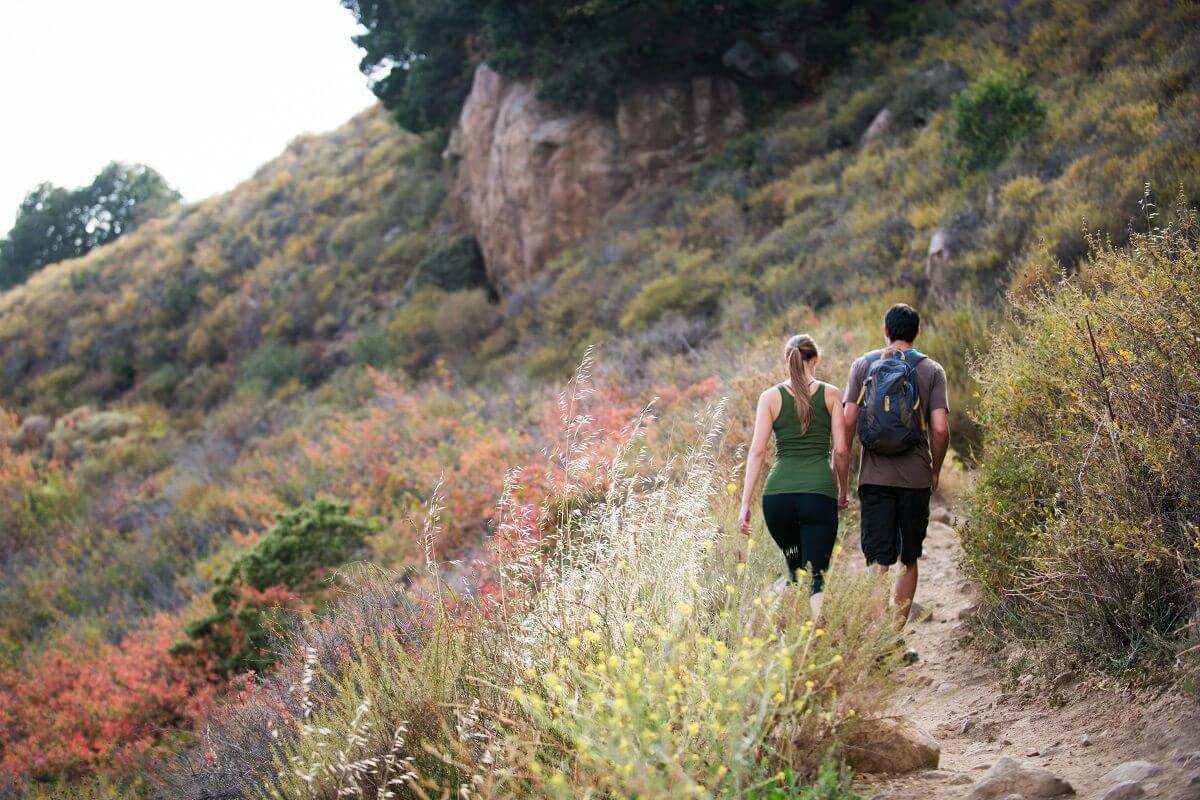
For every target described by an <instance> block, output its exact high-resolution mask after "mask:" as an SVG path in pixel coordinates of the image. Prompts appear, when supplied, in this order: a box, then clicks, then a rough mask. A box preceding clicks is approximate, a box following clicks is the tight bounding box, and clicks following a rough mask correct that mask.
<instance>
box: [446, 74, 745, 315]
mask: <svg viewBox="0 0 1200 800" xmlns="http://www.w3.org/2000/svg"><path fill="white" fill-rule="evenodd" d="M745 128H746V118H745V114H744V113H743V110H742V103H741V97H740V95H739V93H738V89H737V86H736V85H735V84H734V83H732V82H730V81H728V80H722V79H719V78H711V77H699V78H693V79H691V80H687V81H670V82H660V83H654V84H647V85H645V86H642V87H639V88H636V89H633V90H630V91H629V92H627V93H626V94H625V95H624V96H623V97H622V98H621V100H620V102H619V104H618V108H617V110H616V114H615V115H614V116H613V117H612V118H606V117H602V116H599V115H597V114H593V113H587V112H570V111H564V110H562V109H560V108H556V107H554V106H552V105H550V104H548V103H546V102H543V101H542V100H540V99H539V98H538V97H537V91H536V89H535V88H534V87H533V86H532V85H530V84H527V83H523V82H520V81H514V80H509V79H507V78H504V77H502V76H501V75H499V74H497V73H496V72H495V71H493V70H491V69H490V68H488V66H487V65H486V64H483V65H480V66H479V67H478V68H477V69H476V72H475V81H474V84H473V86H472V88H471V93H470V95H469V96H468V97H467V100H466V102H465V103H464V105H463V109H462V113H461V115H460V117H459V122H458V125H457V126H456V127H455V129H454V131H453V132H452V134H451V136H450V142H449V144H448V146H447V148H446V152H445V157H446V159H447V162H448V165H449V169H450V178H451V193H452V196H453V201H454V203H455V205H456V207H457V208H458V209H459V212H460V214H461V216H462V217H463V218H464V219H465V221H466V222H467V224H468V225H469V227H470V228H471V230H472V231H473V232H474V234H475V237H476V238H477V239H478V241H479V246H480V249H481V251H482V252H483V258H484V261H485V263H486V265H487V270H488V277H489V279H490V281H491V282H492V285H493V286H495V288H496V290H497V291H499V292H500V293H501V294H505V293H506V292H509V291H511V290H512V289H514V288H516V287H517V286H519V285H520V284H521V283H523V282H524V281H526V280H527V279H528V278H529V277H530V276H531V275H532V274H533V273H535V272H536V271H537V270H539V269H540V268H541V267H542V266H543V265H545V263H546V262H547V261H549V260H550V259H552V258H553V257H554V256H556V255H558V254H559V253H560V252H562V251H563V250H564V249H565V248H567V247H569V246H571V245H573V244H575V243H577V242H579V241H581V240H582V239H583V238H584V237H586V236H587V234H588V233H589V232H590V231H591V229H592V227H593V226H594V225H595V224H596V222H597V221H598V220H599V219H600V218H601V217H603V216H604V215H605V214H606V213H607V212H608V211H609V209H611V208H612V207H613V206H615V205H616V204H618V203H620V202H621V201H622V200H623V199H624V198H626V197H627V196H628V195H629V194H630V193H631V192H633V191H635V190H636V189H638V188H640V187H641V186H644V185H645V184H646V183H648V182H650V181H659V180H667V179H670V178H671V177H673V176H675V175H678V174H682V173H683V172H685V171H686V170H687V169H688V168H689V167H690V166H692V165H693V164H694V163H695V162H696V161H697V160H698V159H699V158H701V157H703V156H704V155H705V154H707V153H709V152H711V151H712V149H713V148H714V147H715V146H717V145H719V144H720V143H721V142H723V141H724V140H726V139H728V138H730V137H731V136H735V135H737V134H740V133H742V132H743V131H744V130H745Z"/></svg>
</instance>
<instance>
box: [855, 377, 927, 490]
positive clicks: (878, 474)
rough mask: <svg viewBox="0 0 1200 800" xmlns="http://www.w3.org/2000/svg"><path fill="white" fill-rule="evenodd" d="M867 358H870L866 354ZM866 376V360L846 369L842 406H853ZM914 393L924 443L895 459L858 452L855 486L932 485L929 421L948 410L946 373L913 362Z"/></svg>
mask: <svg viewBox="0 0 1200 800" xmlns="http://www.w3.org/2000/svg"><path fill="white" fill-rule="evenodd" d="M867 355H871V354H870V353H868V354H867ZM866 376H867V356H866V355H864V356H861V357H860V358H858V359H857V360H856V361H855V362H854V363H853V364H851V365H850V379H849V380H848V381H847V383H846V393H845V395H843V397H844V398H845V402H847V403H854V402H857V400H858V393H859V392H860V391H862V384H863V378H865V377H866ZM917 392H918V393H920V395H921V408H923V409H924V410H925V430H926V434H925V439H924V441H922V442H921V444H919V445H917V446H916V447H914V448H913V449H911V450H908V451H907V452H904V453H901V454H900V455H898V456H884V455H880V454H878V453H873V452H871V451H870V450H866V449H862V461H861V462H860V465H859V469H858V484H859V486H862V485H863V484H868V483H869V484H873V485H875V486H902V487H905V488H909V489H928V488H929V487H930V486H931V485H932V484H933V456H932V455H931V454H930V452H929V433H928V431H929V418H930V415H931V414H932V412H933V411H934V409H938V408H945V409H949V408H950V406H949V405H948V404H947V402H946V370H945V369H943V368H942V365H941V364H939V363H937V362H936V361H934V360H933V359H932V358H929V357H928V356H927V357H925V358H923V359H921V360H920V361H918V362H917Z"/></svg>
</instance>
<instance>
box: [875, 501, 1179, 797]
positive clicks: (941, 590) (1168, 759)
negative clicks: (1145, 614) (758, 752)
mask: <svg viewBox="0 0 1200 800" xmlns="http://www.w3.org/2000/svg"><path fill="white" fill-rule="evenodd" d="M960 552H961V551H960V549H959V544H958V539H957V536H956V535H955V533H954V530H953V529H952V528H951V527H950V526H948V525H945V524H939V523H931V525H930V531H929V538H928V539H927V541H926V549H925V556H924V558H923V559H922V560H921V580H920V586H919V588H918V589H917V602H918V603H919V604H920V605H921V606H923V607H924V609H925V610H926V611H928V612H931V613H932V616H931V618H929V619H927V620H925V621H922V622H912V623H910V625H909V627H908V629H907V630H906V632H905V639H906V641H907V642H908V644H909V645H910V646H912V647H915V648H916V649H917V651H918V653H919V654H920V656H921V660H920V661H919V662H918V663H916V664H914V665H912V666H910V667H907V668H905V673H906V674H907V678H908V681H907V683H908V685H907V687H906V688H904V689H902V691H901V692H900V694H899V695H898V698H897V701H896V705H895V713H896V714H898V715H902V716H905V717H908V718H909V719H911V720H912V721H913V722H914V723H915V724H916V725H917V726H918V727H920V728H921V729H923V730H924V731H925V732H927V733H929V734H930V735H931V736H933V737H934V738H935V739H937V740H938V742H939V744H940V745H941V748H942V753H941V764H940V769H938V770H934V771H930V772H923V773H916V774H913V775H908V776H901V777H894V778H870V777H864V778H863V779H860V780H859V781H856V789H857V790H858V791H859V793H860V794H862V795H863V796H864V797H865V798H881V800H882V799H883V798H886V799H887V800H941V799H942V798H962V797H967V796H968V795H970V793H971V790H972V787H973V785H974V784H975V782H976V781H978V780H979V779H980V777H982V775H983V774H984V772H985V771H986V770H987V769H988V767H990V766H991V765H992V764H993V763H995V762H996V760H997V759H999V758H1000V757H1001V756H1010V757H1012V758H1015V759H1017V760H1019V761H1021V762H1023V763H1024V764H1026V765H1028V766H1039V767H1044V768H1046V769H1049V770H1050V771H1052V772H1053V773H1055V774H1056V775H1058V776H1059V777H1062V778H1064V779H1066V780H1067V781H1069V782H1070V783H1071V785H1072V786H1073V787H1074V788H1075V792H1076V796H1078V797H1083V798H1092V797H1095V798H1103V797H1104V795H1105V793H1106V792H1107V791H1109V789H1110V788H1111V786H1112V782H1111V780H1105V779H1104V776H1105V774H1106V773H1107V772H1108V771H1109V770H1110V769H1112V768H1113V767H1115V766H1117V765H1118V764H1121V763H1124V762H1127V761H1131V760H1135V759H1141V760H1145V761H1149V762H1152V763H1153V764H1155V765H1156V766H1157V767H1158V768H1159V770H1160V771H1159V772H1158V774H1156V775H1154V776H1153V777H1151V778H1149V779H1147V780H1145V781H1144V782H1143V783H1142V789H1143V791H1144V794H1143V795H1136V794H1131V795H1129V796H1131V797H1134V796H1137V797H1145V798H1166V799H1167V800H1200V704H1197V703H1195V702H1194V701H1192V700H1188V699H1184V698H1182V697H1180V696H1179V695H1178V694H1175V693H1173V692H1159V693H1157V694H1136V695H1135V694H1132V693H1128V692H1123V691H1116V690H1108V689H1103V688H1097V687H1094V686H1088V685H1083V684H1080V683H1078V682H1076V681H1074V680H1073V679H1072V676H1063V677H1062V679H1060V681H1059V683H1058V685H1057V686H1056V687H1055V688H1054V689H1053V690H1049V691H1048V690H1046V689H1044V688H1041V689H1035V688H1034V685H1033V683H1032V682H1027V683H1026V684H1025V685H1024V686H1020V685H1018V686H1016V687H1010V688H1008V689H1006V688H1005V687H1004V686H1003V685H1002V681H1001V677H1002V676H1001V675H1000V674H999V672H998V670H997V669H995V668H994V667H993V666H992V663H991V661H990V659H989V658H988V657H987V656H986V655H985V654H983V653H982V652H980V651H979V650H978V649H976V648H972V647H970V645H969V634H968V631H967V628H966V625H965V624H964V623H963V622H961V621H960V619H959V615H960V613H961V612H963V610H964V609H968V608H969V607H970V606H972V605H973V604H974V602H975V600H974V596H973V594H972V591H971V588H970V586H969V584H968V583H967V582H966V581H965V580H964V578H963V576H962V574H961V573H960V571H959V568H958V560H959V555H960ZM1189 783H1194V784H1195V785H1192V786H1189Z"/></svg>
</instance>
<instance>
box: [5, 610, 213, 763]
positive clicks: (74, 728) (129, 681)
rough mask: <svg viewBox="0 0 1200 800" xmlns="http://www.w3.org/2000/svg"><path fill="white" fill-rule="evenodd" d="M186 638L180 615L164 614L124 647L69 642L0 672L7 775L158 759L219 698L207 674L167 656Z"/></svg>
mask: <svg viewBox="0 0 1200 800" xmlns="http://www.w3.org/2000/svg"><path fill="white" fill-rule="evenodd" d="M180 635H181V633H180V626H179V623H178V621H177V620H175V619H173V618H171V617H167V616H160V617H158V618H156V619H154V620H153V621H151V622H150V623H148V624H147V625H146V626H145V627H144V628H141V629H140V630H138V631H136V632H134V633H132V634H130V635H129V636H127V637H126V638H125V639H124V640H123V641H122V642H121V643H120V645H113V644H107V643H102V644H99V645H94V644H89V643H85V642H83V641H81V640H79V639H75V638H69V639H67V640H66V641H65V642H63V643H62V644H61V645H59V646H57V647H54V648H52V649H48V650H46V651H45V652H44V653H42V654H41V655H39V656H38V657H36V658H35V659H33V660H32V662H31V663H30V664H28V665H27V666H26V668H25V669H23V670H7V671H4V672H0V775H3V774H8V775H11V776H14V777H16V778H18V779H29V780H53V779H60V778H71V777H76V776H79V775H82V774H84V773H86V772H95V771H100V772H108V773H127V772H128V771H129V770H130V768H131V767H133V766H135V765H137V764H140V763H144V762H145V760H146V759H148V758H150V757H152V756H153V755H154V754H155V752H156V751H157V750H158V748H159V747H160V743H161V741H162V737H163V734H164V733H165V732H168V731H171V730H176V729H179V728H186V727H190V725H191V723H192V722H193V720H195V719H196V718H197V717H198V716H199V715H200V714H201V713H202V712H203V711H204V710H205V709H206V707H207V706H208V704H209V703H210V702H211V700H212V698H213V694H214V690H213V688H212V684H211V682H210V681H209V676H208V675H206V674H205V673H204V672H203V671H202V670H199V669H197V668H196V667H195V666H194V665H191V664H188V663H185V662H184V661H182V660H178V659H176V658H174V657H173V656H171V655H170V654H169V653H168V652H167V650H168V648H169V647H170V645H171V643H172V642H173V641H175V640H176V639H178V638H179V636H180Z"/></svg>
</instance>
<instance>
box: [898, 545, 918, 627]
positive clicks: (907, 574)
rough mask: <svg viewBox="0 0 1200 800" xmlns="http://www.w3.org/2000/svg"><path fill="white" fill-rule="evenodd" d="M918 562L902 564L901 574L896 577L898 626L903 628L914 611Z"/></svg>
mask: <svg viewBox="0 0 1200 800" xmlns="http://www.w3.org/2000/svg"><path fill="white" fill-rule="evenodd" d="M917 564H918V562H916V561H914V562H913V563H911V564H904V565H902V569H901V572H900V575H899V576H898V577H897V578H896V587H895V589H894V590H893V593H892V599H893V600H894V602H895V609H896V627H898V628H903V627H904V626H905V625H906V624H908V615H909V613H910V612H911V611H912V602H913V597H914V596H916V594H917Z"/></svg>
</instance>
